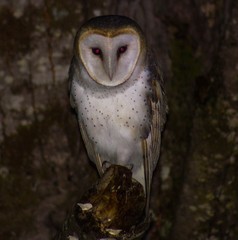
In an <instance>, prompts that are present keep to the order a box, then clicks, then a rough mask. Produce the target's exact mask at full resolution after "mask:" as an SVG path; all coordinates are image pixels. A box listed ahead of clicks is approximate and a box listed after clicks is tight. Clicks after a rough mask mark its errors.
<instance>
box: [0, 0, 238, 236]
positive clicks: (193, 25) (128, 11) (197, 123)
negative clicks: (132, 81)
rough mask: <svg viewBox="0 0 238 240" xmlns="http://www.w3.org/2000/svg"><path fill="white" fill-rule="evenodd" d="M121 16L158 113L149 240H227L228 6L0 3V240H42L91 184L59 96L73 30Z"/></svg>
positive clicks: (235, 199)
mask: <svg viewBox="0 0 238 240" xmlns="http://www.w3.org/2000/svg"><path fill="white" fill-rule="evenodd" d="M104 14H121V15H126V16H129V17H131V18H133V19H135V20H136V21H137V22H138V23H139V24H140V25H141V27H142V29H143V30H144V32H145V34H146V37H147V39H148V41H149V43H150V44H151V46H152V48H153V50H154V51H155V52H156V54H157V55H158V60H159V63H160V66H161V69H162V72H163V75H164V79H165V87H166V92H167V99H168V105H169V115H168V121H167V124H166V128H165V132H164V134H163V140H162V154H161V158H160V161H159V165H158V166H157V169H156V171H155V174H154V181H153V192H152V202H151V208H152V209H153V212H154V221H153V224H152V226H151V229H150V231H149V232H148V234H147V237H146V239H148V240H153V239H155V240H157V239H160V240H191V239H196V240H236V239H238V134H237V133H238V1H237V0H180V1H176V0H166V1H165V0H130V1H129V0H128V1H125V0H123V1H122V0H118V1H113V0H105V1H93V0H81V1H76V0H68V1H63V0H34V1H33V0H19V1H17V0H15V1H14V0H8V1H7V0H1V1H0V66H1V67H0V239H8V240H13V239H17V240H23V239H24V240H42V239H53V237H54V236H55V234H56V233H57V231H58V230H59V229H60V228H61V227H62V223H63V220H64V219H65V216H66V214H67V212H69V211H70V210H71V207H72V206H73V204H74V203H75V201H76V199H77V198H78V197H80V196H81V195H82V194H83V193H84V192H85V191H86V190H87V189H88V188H89V187H90V186H91V185H92V184H93V183H94V182H95V181H96V179H97V173H96V170H95V168H94V166H93V165H91V164H90V163H89V161H88V159H87V155H86V153H85V149H84V146H83V142H82V140H81V137H80V134H79V131H78V126H77V122H76V118H75V116H74V115H73V114H72V112H71V109H70V106H69V99H68V94H67V88H68V84H67V74H68V68H69V64H70V60H71V56H72V46H73V39H74V35H75V33H76V30H77V29H78V27H79V26H80V25H81V23H82V22H84V21H86V20H87V19H89V18H91V17H93V16H97V15H104Z"/></svg>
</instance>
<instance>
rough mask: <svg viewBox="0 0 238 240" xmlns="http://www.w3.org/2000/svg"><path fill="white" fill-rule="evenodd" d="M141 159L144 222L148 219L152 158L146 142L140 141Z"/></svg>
mask: <svg viewBox="0 0 238 240" xmlns="http://www.w3.org/2000/svg"><path fill="white" fill-rule="evenodd" d="M142 149H143V155H144V156H143V159H144V175H145V192H146V206H145V214H146V220H148V221H149V218H150V214H149V211H150V192H151V180H152V173H153V166H152V158H151V156H150V152H149V150H148V144H147V141H146V140H142Z"/></svg>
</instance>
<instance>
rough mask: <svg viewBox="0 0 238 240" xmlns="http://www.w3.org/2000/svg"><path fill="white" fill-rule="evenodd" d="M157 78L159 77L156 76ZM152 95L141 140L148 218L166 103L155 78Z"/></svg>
mask: <svg viewBox="0 0 238 240" xmlns="http://www.w3.org/2000/svg"><path fill="white" fill-rule="evenodd" d="M158 77H160V76H159V75H158ZM151 85H152V94H151V96H150V97H149V103H150V108H151V124H150V133H149V134H148V137H147V138H146V139H143V140H142V149H143V155H144V174H145V188H146V196H147V202H146V215H147V217H149V202H150V188H151V180H152V176H153V171H154V169H155V166H156V164H157V161H158V158H159V153H160V142H161V131H162V129H163V125H164V122H165V115H166V110H167V106H166V102H165V97H164V92H163V89H162V87H161V85H160V83H159V81H158V79H157V78H155V79H152V81H151Z"/></svg>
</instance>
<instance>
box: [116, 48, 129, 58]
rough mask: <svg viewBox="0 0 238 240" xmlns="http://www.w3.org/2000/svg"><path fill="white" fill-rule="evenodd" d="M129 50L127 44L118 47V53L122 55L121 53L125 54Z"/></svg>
mask: <svg viewBox="0 0 238 240" xmlns="http://www.w3.org/2000/svg"><path fill="white" fill-rule="evenodd" d="M126 50H127V46H121V47H119V48H118V50H117V55H118V56H120V55H121V54H123V53H124V52H126Z"/></svg>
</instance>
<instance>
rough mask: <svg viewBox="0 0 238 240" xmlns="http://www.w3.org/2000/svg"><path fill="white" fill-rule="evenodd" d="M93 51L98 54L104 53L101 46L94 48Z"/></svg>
mask: <svg viewBox="0 0 238 240" xmlns="http://www.w3.org/2000/svg"><path fill="white" fill-rule="evenodd" d="M92 53H93V54H94V55H98V56H100V55H102V51H101V49H100V48H92Z"/></svg>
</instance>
